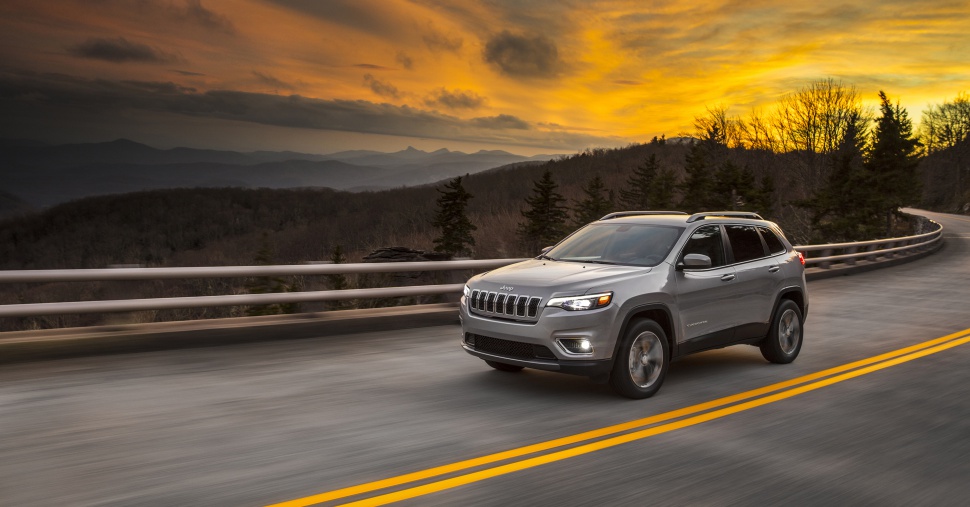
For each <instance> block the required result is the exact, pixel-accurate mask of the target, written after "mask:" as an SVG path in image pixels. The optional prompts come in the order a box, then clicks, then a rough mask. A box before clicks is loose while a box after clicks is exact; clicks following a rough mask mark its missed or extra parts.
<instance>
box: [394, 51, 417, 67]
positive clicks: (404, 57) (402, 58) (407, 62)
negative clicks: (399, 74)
mask: <svg viewBox="0 0 970 507" xmlns="http://www.w3.org/2000/svg"><path fill="white" fill-rule="evenodd" d="M394 59H395V60H397V63H400V64H401V67H404V68H405V69H408V70H411V69H412V68H414V60H412V59H411V57H410V56H408V54H407V53H405V52H404V51H398V52H397V56H395V57H394Z"/></svg>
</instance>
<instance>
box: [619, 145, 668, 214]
mask: <svg viewBox="0 0 970 507" xmlns="http://www.w3.org/2000/svg"><path fill="white" fill-rule="evenodd" d="M659 170H660V162H659V161H658V160H657V155H655V154H652V155H650V158H648V159H647V160H646V162H644V163H643V164H641V165H640V166H639V167H637V168H636V169H634V170H633V174H631V175H630V177H629V178H627V180H626V187H627V188H621V189H620V207H622V208H623V209H626V210H649V209H653V208H651V206H653V207H656V204H654V203H653V202H652V201H651V199H650V197H651V193H652V192H653V186H654V185H655V184H656V180H657V172H658V171H659Z"/></svg>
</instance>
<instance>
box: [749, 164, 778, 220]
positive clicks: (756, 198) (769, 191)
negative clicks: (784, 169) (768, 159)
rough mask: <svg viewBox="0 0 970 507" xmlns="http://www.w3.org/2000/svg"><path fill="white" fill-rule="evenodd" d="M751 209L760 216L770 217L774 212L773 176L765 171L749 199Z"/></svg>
mask: <svg viewBox="0 0 970 507" xmlns="http://www.w3.org/2000/svg"><path fill="white" fill-rule="evenodd" d="M750 203H751V206H750V209H751V210H752V211H756V212H758V213H760V214H761V216H763V217H765V218H768V219H769V220H770V219H771V217H772V216H774V214H775V177H774V176H773V175H772V174H771V173H767V174H765V175H764V176H762V177H761V183H760V184H759V185H758V190H757V191H756V192H755V193H754V195H753V196H752V197H751V200H750Z"/></svg>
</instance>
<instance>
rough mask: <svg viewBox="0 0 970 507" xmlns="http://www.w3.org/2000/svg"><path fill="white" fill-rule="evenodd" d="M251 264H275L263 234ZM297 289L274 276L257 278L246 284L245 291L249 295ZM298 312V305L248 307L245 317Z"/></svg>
mask: <svg viewBox="0 0 970 507" xmlns="http://www.w3.org/2000/svg"><path fill="white" fill-rule="evenodd" d="M253 263H254V264H255V265H257V266H272V265H274V264H275V259H274V254H273V247H272V246H271V245H270V243H269V236H268V235H267V234H266V233H265V232H264V233H263V237H262V241H261V243H260V247H259V250H257V251H256V257H254V258H253ZM298 290H299V287H297V286H296V284H295V283H294V284H291V285H287V284H286V282H285V281H284V280H283V279H282V278H279V277H276V276H257V277H255V278H251V279H250V280H249V281H248V282H246V291H247V292H249V293H250V294H272V293H282V292H297V291H298ZM299 311H300V304H299V303H284V304H272V305H258V306H250V307H249V308H247V309H246V315H250V316H256V315H276V314H279V313H297V312H299Z"/></svg>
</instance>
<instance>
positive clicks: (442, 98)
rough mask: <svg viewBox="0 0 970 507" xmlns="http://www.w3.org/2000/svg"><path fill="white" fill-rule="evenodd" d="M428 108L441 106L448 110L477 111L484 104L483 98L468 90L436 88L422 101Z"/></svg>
mask: <svg viewBox="0 0 970 507" xmlns="http://www.w3.org/2000/svg"><path fill="white" fill-rule="evenodd" d="M424 103H425V104H427V105H428V106H430V107H436V106H443V107H447V108H448V109H477V108H479V107H481V106H482V105H483V104H484V103H485V97H482V96H481V95H479V94H477V93H475V92H473V91H470V90H454V91H448V90H447V89H445V88H438V89H437V90H435V91H433V92H431V96H430V97H428V98H427V99H425V100H424Z"/></svg>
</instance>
